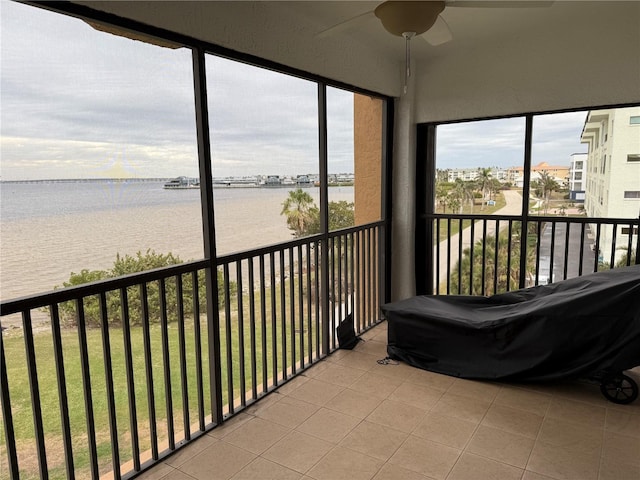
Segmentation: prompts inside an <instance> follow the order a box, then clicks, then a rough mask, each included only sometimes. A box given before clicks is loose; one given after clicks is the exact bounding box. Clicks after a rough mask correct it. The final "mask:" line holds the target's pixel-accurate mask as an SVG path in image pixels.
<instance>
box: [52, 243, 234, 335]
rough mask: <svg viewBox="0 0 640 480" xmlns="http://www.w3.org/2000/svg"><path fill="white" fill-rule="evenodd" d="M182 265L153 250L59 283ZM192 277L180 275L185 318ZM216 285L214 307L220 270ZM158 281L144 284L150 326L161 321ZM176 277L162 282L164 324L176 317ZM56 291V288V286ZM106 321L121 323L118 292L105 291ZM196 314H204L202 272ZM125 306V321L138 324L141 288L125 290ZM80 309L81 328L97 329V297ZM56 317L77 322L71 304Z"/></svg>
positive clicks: (189, 309) (220, 289)
mask: <svg viewBox="0 0 640 480" xmlns="http://www.w3.org/2000/svg"><path fill="white" fill-rule="evenodd" d="M180 263H182V260H181V259H180V257H178V256H177V255H174V254H173V253H171V252H169V253H168V254H158V253H156V252H155V251H153V250H150V249H149V250H147V251H146V253H145V254H142V252H138V253H137V254H136V255H135V256H132V255H125V256H120V255H119V254H118V255H116V260H115V262H114V264H113V268H111V269H110V270H86V269H84V270H81V271H80V273H75V272H71V275H70V276H69V281H68V282H64V283H63V287H71V286H76V285H82V284H85V283H90V282H95V281H99V280H106V279H109V278H116V277H121V276H123V275H129V274H132V273H140V272H144V271H147V270H153V269H156V268H162V267H169V266H171V265H177V264H180ZM192 278H193V277H192V275H191V274H190V273H189V274H183V275H182V304H183V308H184V313H185V315H189V314H193V311H194V298H193V294H194V292H193V280H192ZM217 282H218V306H219V307H220V306H223V305H224V279H223V275H222V271H220V270H218V271H217ZM160 283H161V282H160V281H152V282H147V283H146V292H147V312H148V318H149V322H150V323H158V322H160V320H161V318H162V308H161V301H160ZM177 283H178V282H177V279H176V277H169V278H167V279H165V280H164V287H165V311H166V314H167V319H168V321H175V320H177V318H178V297H177V295H178V291H177ZM56 288H59V287H56ZM229 288H230V290H231V294H232V296H233V295H235V294H236V285H235V283H234V282H230V285H229ZM105 298H106V307H107V318H108V322H109V324H110V325H121V324H122V321H123V311H122V301H121V294H120V292H119V291H118V290H112V291H108V292H106V295H105ZM197 301H198V303H199V305H200V311H201V312H204V310H205V308H206V301H207V299H206V288H205V273H204V271H199V272H198V299H197ZM127 305H128V307H129V308H128V314H129V321H130V323H131V324H132V325H138V324H141V323H142V320H143V315H142V288H141V287H140V286H132V287H128V288H127ZM83 307H84V308H83V310H84V316H85V325H87V326H94V327H95V326H99V325H100V324H101V319H102V315H101V312H100V298H99V296H97V295H94V296H91V297H85V298H84V301H83ZM60 318H61V321H62V322H63V324H65V325H75V324H77V321H78V314H77V312H76V304H75V302H65V303H62V304H60Z"/></svg>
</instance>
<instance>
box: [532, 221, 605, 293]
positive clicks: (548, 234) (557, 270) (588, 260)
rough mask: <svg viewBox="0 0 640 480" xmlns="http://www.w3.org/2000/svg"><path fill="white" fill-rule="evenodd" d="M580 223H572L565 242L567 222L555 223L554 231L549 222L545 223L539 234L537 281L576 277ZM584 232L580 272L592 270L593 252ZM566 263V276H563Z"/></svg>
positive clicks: (540, 282) (541, 282)
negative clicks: (552, 239)
mask: <svg viewBox="0 0 640 480" xmlns="http://www.w3.org/2000/svg"><path fill="white" fill-rule="evenodd" d="M580 232H581V226H580V225H576V224H574V225H572V226H571V227H570V229H569V241H568V242H567V224H566V223H558V224H556V228H555V232H554V231H553V229H552V228H551V225H550V224H546V225H545V227H544V229H543V231H542V234H541V236H540V268H539V273H538V283H539V284H545V283H551V282H557V281H560V280H564V279H565V278H573V277H577V276H578V275H579V273H580V268H579V267H580ZM587 232H588V229H585V232H584V254H583V258H582V274H585V273H589V272H593V266H594V262H595V253H594V252H593V250H592V249H591V246H592V243H593V242H592V241H591V240H590V239H589V238H588V235H587ZM552 236H553V238H555V241H554V242H553V243H554V246H553V268H552V265H551V238H552ZM565 254H566V257H565ZM565 265H566V270H567V271H566V276H565Z"/></svg>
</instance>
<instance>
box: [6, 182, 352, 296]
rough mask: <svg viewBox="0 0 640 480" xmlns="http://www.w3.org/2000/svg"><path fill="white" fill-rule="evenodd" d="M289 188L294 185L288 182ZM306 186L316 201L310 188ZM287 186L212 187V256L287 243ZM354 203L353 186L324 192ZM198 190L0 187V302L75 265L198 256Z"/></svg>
mask: <svg viewBox="0 0 640 480" xmlns="http://www.w3.org/2000/svg"><path fill="white" fill-rule="evenodd" d="M292 188H294V187H292ZM307 191H308V192H309V193H310V194H311V196H312V197H313V198H314V199H315V201H316V203H318V201H319V191H318V189H317V188H309V189H307ZM288 192H289V189H287V188H275V189H269V188H228V189H227V188H221V189H215V190H214V202H215V210H214V215H215V221H216V246H217V251H218V255H224V254H227V253H233V252H238V251H243V250H249V249H252V248H256V247H260V246H265V245H270V244H273V243H278V242H284V241H287V240H290V239H291V238H292V237H291V231H290V230H289V229H288V228H287V224H286V219H285V217H284V216H282V215H281V214H280V212H281V210H282V202H283V201H284V200H285V199H286V198H287V195H288ZM329 197H330V198H329V199H330V200H336V201H337V200H347V201H353V187H335V188H331V189H330V195H329ZM202 237H203V232H202V214H201V207H200V191H199V190H198V189H194V190H165V189H163V188H162V182H109V181H104V182H91V183H84V182H67V183H45V182H42V183H2V184H0V299H2V300H8V299H11V298H15V297H21V296H25V295H31V294H35V293H41V292H45V291H49V290H52V289H53V288H54V287H55V286H57V285H62V283H63V282H65V281H67V280H68V279H69V275H70V273H71V272H79V271H81V270H82V269H89V270H95V269H108V268H111V266H112V265H113V262H114V260H115V258H116V255H117V254H120V255H126V254H129V255H135V253H136V252H138V251H142V252H145V251H146V250H147V249H152V250H155V251H156V252H157V253H168V252H173V253H174V254H175V255H178V256H180V258H181V259H182V260H192V259H201V258H203V239H202Z"/></svg>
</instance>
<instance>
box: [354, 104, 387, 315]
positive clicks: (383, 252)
mask: <svg viewBox="0 0 640 480" xmlns="http://www.w3.org/2000/svg"><path fill="white" fill-rule="evenodd" d="M393 105H394V103H393V102H392V101H391V100H385V101H384V102H383V103H382V148H381V153H382V155H381V156H382V158H381V159H380V160H381V161H382V168H381V169H380V171H381V173H382V178H381V181H380V185H381V188H382V199H381V200H382V220H383V221H384V227H383V228H382V234H381V235H380V250H379V252H380V254H379V262H380V272H381V274H380V295H381V298H380V304H381V305H383V304H385V303H387V302H389V301H390V299H391V268H390V267H389V261H390V259H391V215H392V214H393V208H392V204H391V199H392V198H393V191H392V188H393V187H392V185H393V181H392V180H393V168H392V162H391V158H392V152H393V128H391V127H392V126H393V113H394V110H393ZM354 253H355V252H354ZM352 258H357V257H352ZM355 265H356V263H355V262H354V269H355V268H356V267H355ZM356 275H359V273H356Z"/></svg>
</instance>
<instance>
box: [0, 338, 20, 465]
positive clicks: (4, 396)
mask: <svg viewBox="0 0 640 480" xmlns="http://www.w3.org/2000/svg"><path fill="white" fill-rule="evenodd" d="M0 407H1V408H2V418H3V420H4V438H5V445H6V451H7V458H8V461H9V469H8V470H9V475H10V478H19V477H20V471H19V469H18V452H17V450H16V437H15V433H14V431H13V414H12V411H11V398H10V396H9V379H8V377H7V363H6V359H5V355H4V343H3V341H2V333H0Z"/></svg>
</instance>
